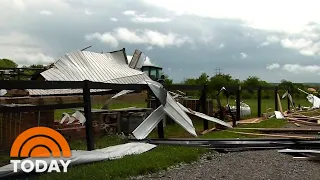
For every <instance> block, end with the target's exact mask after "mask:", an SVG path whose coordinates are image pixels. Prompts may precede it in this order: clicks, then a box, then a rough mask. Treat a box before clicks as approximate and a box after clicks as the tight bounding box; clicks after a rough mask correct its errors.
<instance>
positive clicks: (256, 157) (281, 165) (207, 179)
mask: <svg viewBox="0 0 320 180" xmlns="http://www.w3.org/2000/svg"><path fill="white" fill-rule="evenodd" d="M319 169H320V163H317V162H311V161H302V160H296V159H292V156H289V155H284V154H280V153H278V152H277V150H268V151H246V152H233V153H226V154H224V153H223V154H221V153H212V154H209V155H206V156H204V157H202V158H201V159H200V160H199V161H197V162H194V163H192V164H188V165H180V166H177V167H173V168H171V169H170V170H168V171H163V172H160V173H156V174H151V175H147V176H141V177H137V178H134V179H155V180H156V179H161V180H166V179H179V180H180V179H181V180H193V179H201V180H212V179H224V180H248V179H250V180H261V179H263V180H264V179H265V180H278V179H281V180H319V179H320V170H319Z"/></svg>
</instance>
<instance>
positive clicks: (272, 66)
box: [0, 0, 320, 82]
mask: <svg viewBox="0 0 320 180" xmlns="http://www.w3.org/2000/svg"><path fill="white" fill-rule="evenodd" d="M319 5H320V1H316V0H295V1H285V0H283V1H276V0H268V1H266V0H261V1H260V0H259V1H257V0H242V1H237V0H224V1H221V0H220V1H215V0H212V1H208V0H197V1H194V0H1V1H0V12H1V16H0V58H9V59H12V60H14V61H15V62H17V63H18V64H20V65H24V64H37V63H41V64H48V63H50V62H53V61H54V60H56V59H57V58H59V57H60V56H62V55H64V54H65V53H68V52H70V51H74V50H77V49H82V48H84V47H87V46H89V45H92V48H90V49H89V50H90V51H95V52H101V51H103V52H108V51H114V50H119V49H122V48H126V51H127V54H128V55H132V54H133V52H134V50H135V49H139V50H141V51H143V52H144V53H145V54H146V55H147V56H148V57H149V58H150V59H151V61H152V62H153V63H155V64H157V65H159V66H162V67H163V68H164V72H165V73H166V74H168V75H169V76H170V77H171V78H173V79H174V80H175V81H176V82H179V81H181V80H183V79H184V78H189V77H197V76H199V75H200V74H201V73H202V72H206V73H208V74H209V75H214V74H215V69H216V68H221V72H222V73H228V74H231V75H232V76H234V77H236V78H239V79H245V78H246V77H248V76H254V75H255V76H259V77H260V78H261V79H264V80H267V81H269V82H279V81H280V80H281V79H287V80H291V81H295V82H297V81H299V82H319V79H320V78H319V77H320V64H319V60H320V34H319V33H320V24H319V23H320V13H319V9H318V8H319Z"/></svg>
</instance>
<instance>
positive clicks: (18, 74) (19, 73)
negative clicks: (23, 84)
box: [17, 69, 21, 80]
mask: <svg viewBox="0 0 320 180" xmlns="http://www.w3.org/2000/svg"><path fill="white" fill-rule="evenodd" d="M17 70H18V72H17V76H18V80H20V79H21V77H20V75H21V72H20V69H17Z"/></svg>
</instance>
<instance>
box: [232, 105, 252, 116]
mask: <svg viewBox="0 0 320 180" xmlns="http://www.w3.org/2000/svg"><path fill="white" fill-rule="evenodd" d="M230 110H231V113H235V112H236V111H237V107H236V106H230ZM249 115H251V108H250V106H249V105H248V104H246V103H244V102H240V116H249Z"/></svg>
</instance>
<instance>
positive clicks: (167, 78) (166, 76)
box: [163, 74, 173, 86]
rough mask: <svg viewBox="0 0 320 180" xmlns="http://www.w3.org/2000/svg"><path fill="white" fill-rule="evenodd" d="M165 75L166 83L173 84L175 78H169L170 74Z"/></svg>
mask: <svg viewBox="0 0 320 180" xmlns="http://www.w3.org/2000/svg"><path fill="white" fill-rule="evenodd" d="M163 76H164V84H165V85H166V86H168V85H172V84H173V80H172V79H169V76H168V75H167V74H163Z"/></svg>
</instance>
